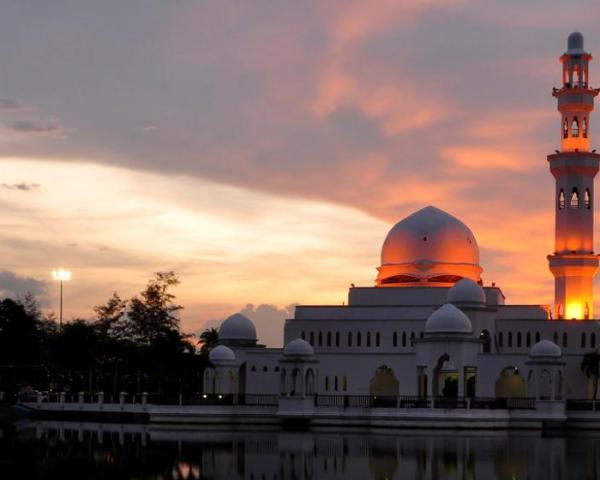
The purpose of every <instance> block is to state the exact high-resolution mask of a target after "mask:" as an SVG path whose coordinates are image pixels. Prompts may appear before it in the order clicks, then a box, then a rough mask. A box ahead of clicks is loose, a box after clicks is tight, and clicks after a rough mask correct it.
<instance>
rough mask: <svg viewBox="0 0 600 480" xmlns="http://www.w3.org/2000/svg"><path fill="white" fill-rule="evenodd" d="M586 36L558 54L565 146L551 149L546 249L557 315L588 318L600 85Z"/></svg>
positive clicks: (594, 260) (556, 92)
mask: <svg viewBox="0 0 600 480" xmlns="http://www.w3.org/2000/svg"><path fill="white" fill-rule="evenodd" d="M591 59H592V56H591V55H590V54H589V53H586V52H585V50H584V49H583V36H582V35H581V33H578V32H575V33H572V34H571V35H569V40H568V49H567V51H566V53H565V54H563V55H562V56H561V57H560V61H561V63H562V87H561V88H554V89H553V92H552V95H553V96H554V97H556V99H557V100H558V111H559V112H560V116H561V123H560V137H561V139H562V140H561V151H560V152H558V151H557V153H555V154H552V155H548V162H549V163H550V171H551V172H552V175H554V178H555V179H556V202H555V209H556V226H555V247H554V250H555V251H554V254H553V255H548V261H549V263H550V271H551V272H552V274H553V275H554V308H555V318H564V319H568V320H570V319H578V320H583V319H585V320H587V319H592V318H594V316H593V302H594V292H593V280H594V275H595V274H596V271H597V270H598V256H597V255H595V254H594V177H595V176H596V173H598V164H599V162H600V155H599V154H597V153H595V150H593V151H592V152H590V151H589V143H590V113H591V112H592V110H593V109H594V97H595V96H596V95H598V92H599V91H600V89H592V88H590V86H589V79H588V63H589V61H590V60H591Z"/></svg>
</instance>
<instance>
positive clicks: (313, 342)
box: [308, 332, 315, 347]
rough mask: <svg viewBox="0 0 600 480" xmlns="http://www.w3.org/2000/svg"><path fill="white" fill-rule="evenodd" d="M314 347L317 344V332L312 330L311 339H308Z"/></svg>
mask: <svg viewBox="0 0 600 480" xmlns="http://www.w3.org/2000/svg"><path fill="white" fill-rule="evenodd" d="M308 343H310V344H311V345H312V346H313V347H314V345H315V332H310V340H309V341H308Z"/></svg>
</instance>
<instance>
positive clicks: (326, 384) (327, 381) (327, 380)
mask: <svg viewBox="0 0 600 480" xmlns="http://www.w3.org/2000/svg"><path fill="white" fill-rule="evenodd" d="M325 391H326V392H328V391H329V377H327V376H326V377H325Z"/></svg>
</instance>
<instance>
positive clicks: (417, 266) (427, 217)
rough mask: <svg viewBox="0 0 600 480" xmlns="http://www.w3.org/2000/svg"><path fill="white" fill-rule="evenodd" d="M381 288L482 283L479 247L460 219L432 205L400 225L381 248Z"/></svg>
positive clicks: (379, 276)
mask: <svg viewBox="0 0 600 480" xmlns="http://www.w3.org/2000/svg"><path fill="white" fill-rule="evenodd" d="M377 270H378V271H379V274H378V275H377V286H380V287H388V286H389V287H397V286H414V285H420V286H448V285H453V284H455V283H456V282H457V281H459V280H460V279H462V278H469V279H471V280H473V281H474V282H477V283H479V282H480V281H481V272H482V269H481V267H480V266H479V247H478V246H477V241H476V240H475V236H474V235H473V232H471V230H470V229H469V227H467V226H466V225H465V224H464V223H462V222H461V221H460V220H458V219H457V218H455V217H453V216H452V215H450V214H448V213H446V212H444V211H442V210H440V209H438V208H435V207H432V206H429V207H425V208H423V209H421V210H419V211H417V212H415V213H413V214H412V215H409V216H408V217H406V218H405V219H404V220H401V221H400V222H398V223H397V224H396V225H394V227H393V228H392V229H391V230H390V232H389V233H388V235H387V237H386V239H385V241H384V242H383V247H382V249H381V266H380V267H379V268H378V269H377Z"/></svg>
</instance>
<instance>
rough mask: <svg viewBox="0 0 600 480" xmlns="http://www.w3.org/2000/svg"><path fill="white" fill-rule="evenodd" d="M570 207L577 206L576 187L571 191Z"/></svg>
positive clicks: (577, 195) (577, 194)
mask: <svg viewBox="0 0 600 480" xmlns="http://www.w3.org/2000/svg"><path fill="white" fill-rule="evenodd" d="M570 204H571V208H579V192H578V191H577V188H573V191H572V192H571V202H570Z"/></svg>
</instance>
